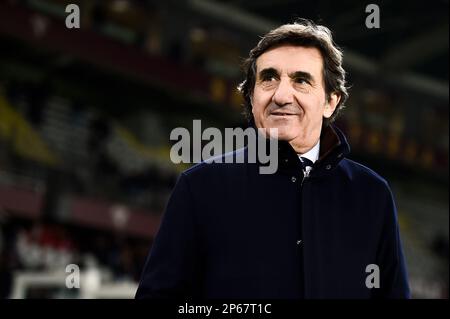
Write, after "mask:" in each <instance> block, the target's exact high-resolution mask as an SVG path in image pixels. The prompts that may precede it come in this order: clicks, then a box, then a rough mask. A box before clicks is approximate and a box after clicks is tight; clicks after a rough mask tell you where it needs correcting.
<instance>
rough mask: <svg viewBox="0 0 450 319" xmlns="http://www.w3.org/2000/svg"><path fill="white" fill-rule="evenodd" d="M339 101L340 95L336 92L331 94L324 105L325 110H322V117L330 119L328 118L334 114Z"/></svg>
mask: <svg viewBox="0 0 450 319" xmlns="http://www.w3.org/2000/svg"><path fill="white" fill-rule="evenodd" d="M340 100H341V95H340V94H339V93H337V92H333V93H331V95H330V98H329V99H328V101H327V102H326V103H325V108H324V109H323V117H325V118H330V116H331V115H332V114H333V113H334V110H335V109H336V106H337V105H338V103H339V101H340Z"/></svg>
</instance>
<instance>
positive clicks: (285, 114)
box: [270, 112, 296, 116]
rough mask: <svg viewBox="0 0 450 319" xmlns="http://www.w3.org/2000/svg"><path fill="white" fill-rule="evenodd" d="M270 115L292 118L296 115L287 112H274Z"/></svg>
mask: <svg viewBox="0 0 450 319" xmlns="http://www.w3.org/2000/svg"><path fill="white" fill-rule="evenodd" d="M270 115H275V116H292V115H296V114H294V113H286V112H272V113H270Z"/></svg>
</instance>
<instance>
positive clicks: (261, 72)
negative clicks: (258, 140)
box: [251, 45, 339, 153]
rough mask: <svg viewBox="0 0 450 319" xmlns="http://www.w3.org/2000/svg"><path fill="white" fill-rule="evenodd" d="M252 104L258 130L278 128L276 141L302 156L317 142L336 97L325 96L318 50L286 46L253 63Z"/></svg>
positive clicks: (335, 102) (336, 95) (331, 111)
mask: <svg viewBox="0 0 450 319" xmlns="http://www.w3.org/2000/svg"><path fill="white" fill-rule="evenodd" d="M251 102H252V113H253V118H254V120H255V124H256V126H257V127H258V128H266V129H267V128H277V129H278V139H280V140H286V141H288V142H289V143H290V144H291V145H292V147H293V148H294V150H295V151H296V152H297V153H305V152H307V151H308V150H310V149H311V148H312V147H313V146H314V145H315V144H316V143H317V141H318V139H319V137H320V132H321V128H322V120H323V117H325V118H329V117H330V116H331V115H332V114H333V112H334V110H335V108H336V105H337V104H338V102H339V95H338V94H334V93H333V94H331V95H330V98H329V99H327V97H326V93H325V87H324V80H323V59H322V55H321V53H320V51H319V50H318V49H316V48H309V47H300V46H291V45H285V46H280V47H275V48H272V49H270V50H268V51H266V52H264V53H263V54H261V56H259V57H258V59H257V60H256V81H255V87H254V90H253V94H252V98H251Z"/></svg>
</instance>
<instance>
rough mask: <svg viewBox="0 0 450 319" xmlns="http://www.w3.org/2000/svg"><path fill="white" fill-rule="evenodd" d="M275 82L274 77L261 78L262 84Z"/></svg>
mask: <svg viewBox="0 0 450 319" xmlns="http://www.w3.org/2000/svg"><path fill="white" fill-rule="evenodd" d="M276 80H277V78H276V77H275V76H267V77H264V78H262V81H263V82H272V81H276Z"/></svg>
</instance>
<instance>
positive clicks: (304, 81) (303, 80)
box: [295, 78, 309, 84]
mask: <svg viewBox="0 0 450 319" xmlns="http://www.w3.org/2000/svg"><path fill="white" fill-rule="evenodd" d="M295 83H297V84H309V82H308V80H306V79H302V78H298V79H295Z"/></svg>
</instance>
